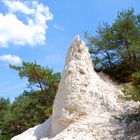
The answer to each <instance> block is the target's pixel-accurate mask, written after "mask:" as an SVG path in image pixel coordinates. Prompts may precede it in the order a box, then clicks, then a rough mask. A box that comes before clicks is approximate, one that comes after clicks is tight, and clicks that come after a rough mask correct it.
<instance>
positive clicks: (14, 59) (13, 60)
mask: <svg viewBox="0 0 140 140" xmlns="http://www.w3.org/2000/svg"><path fill="white" fill-rule="evenodd" d="M0 61H3V62H7V63H9V64H21V63H22V60H21V58H20V57H19V56H16V55H11V54H7V55H1V56H0Z"/></svg>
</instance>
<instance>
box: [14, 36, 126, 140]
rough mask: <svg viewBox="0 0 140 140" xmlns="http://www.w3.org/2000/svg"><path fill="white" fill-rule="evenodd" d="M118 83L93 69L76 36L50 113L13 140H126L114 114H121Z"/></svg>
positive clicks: (88, 56) (84, 48) (122, 111)
mask: <svg viewBox="0 0 140 140" xmlns="http://www.w3.org/2000/svg"><path fill="white" fill-rule="evenodd" d="M120 94H122V92H121V91H120V90H119V88H118V86H117V85H114V84H112V83H111V82H110V81H109V80H107V81H106V80H105V79H104V80H103V79H102V78H100V77H99V76H98V75H97V74H96V72H95V71H94V70H93V65H92V61H91V59H90V54H89V52H88V48H87V47H86V45H85V43H84V42H83V41H82V40H80V38H79V36H77V37H75V39H74V40H73V42H72V44H71V47H70V48H69V51H68V54H67V57H66V63H65V67H64V71H63V72H62V76H61V81H60V84H59V87H58V92H57V94H56V97H55V101H54V106H53V113H52V116H51V117H50V118H49V119H48V120H47V121H46V122H45V123H43V124H41V125H39V126H36V127H34V128H31V129H29V130H27V131H25V132H24V133H22V134H21V135H19V136H16V137H14V138H13V139H12V140H103V139H104V140H114V139H117V140H121V139H122V140H125V139H126V137H125V133H124V130H125V129H124V126H123V125H121V124H120V123H119V122H117V120H115V119H114V117H113V116H115V115H118V114H119V115H120V114H122V113H124V106H123V103H122V102H121V101H120V100H119V99H118V96H119V95H120Z"/></svg>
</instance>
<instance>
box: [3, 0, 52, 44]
mask: <svg viewBox="0 0 140 140" xmlns="http://www.w3.org/2000/svg"><path fill="white" fill-rule="evenodd" d="M3 3H4V4H5V6H6V7H7V8H8V13H7V14H2V13H0V47H8V45H9V43H12V44H14V45H25V44H28V45H31V46H33V45H36V44H44V42H45V39H46V30H47V28H48V27H47V21H49V20H52V18H53V15H52V14H51V12H50V11H49V8H48V7H47V6H45V5H43V4H42V3H39V2H37V1H36V0H34V1H24V2H21V1H19V0H3ZM19 17H20V18H19Z"/></svg>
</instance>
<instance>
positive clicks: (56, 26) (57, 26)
mask: <svg viewBox="0 0 140 140" xmlns="http://www.w3.org/2000/svg"><path fill="white" fill-rule="evenodd" d="M53 27H54V28H56V29H58V30H64V27H62V25H58V24H56V23H55V24H54V26H53Z"/></svg>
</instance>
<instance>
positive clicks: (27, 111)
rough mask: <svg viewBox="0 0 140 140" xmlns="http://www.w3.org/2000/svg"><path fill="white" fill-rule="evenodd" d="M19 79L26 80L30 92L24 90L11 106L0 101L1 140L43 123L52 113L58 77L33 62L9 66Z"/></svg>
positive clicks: (0, 99)
mask: <svg viewBox="0 0 140 140" xmlns="http://www.w3.org/2000/svg"><path fill="white" fill-rule="evenodd" d="M10 67H11V68H12V69H15V70H17V71H18V74H19V76H20V77H21V78H27V80H28V84H29V87H30V89H31V90H30V91H24V92H23V94H21V95H20V96H18V97H17V98H16V99H15V101H14V102H13V103H10V102H9V100H8V99H7V100H6V99H3V98H0V139H2V140H10V138H11V137H13V136H15V135H18V134H20V133H22V132H23V131H25V130H26V129H28V128H30V127H33V126H35V125H37V124H40V123H42V122H44V121H45V120H46V119H47V118H48V117H49V116H50V115H51V113H52V105H53V101H54V97H55V94H56V91H57V87H58V83H59V80H60V74H59V73H54V72H53V70H51V69H49V68H44V67H42V66H40V65H38V64H36V63H27V62H23V64H22V66H14V65H12V66H10Z"/></svg>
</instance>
